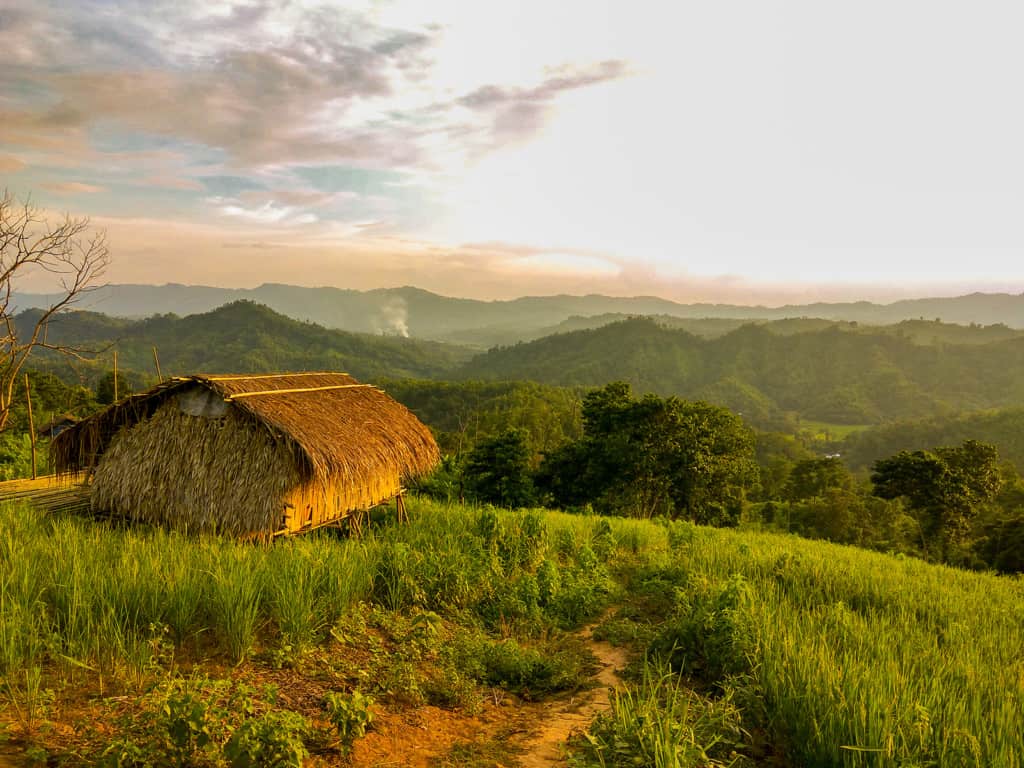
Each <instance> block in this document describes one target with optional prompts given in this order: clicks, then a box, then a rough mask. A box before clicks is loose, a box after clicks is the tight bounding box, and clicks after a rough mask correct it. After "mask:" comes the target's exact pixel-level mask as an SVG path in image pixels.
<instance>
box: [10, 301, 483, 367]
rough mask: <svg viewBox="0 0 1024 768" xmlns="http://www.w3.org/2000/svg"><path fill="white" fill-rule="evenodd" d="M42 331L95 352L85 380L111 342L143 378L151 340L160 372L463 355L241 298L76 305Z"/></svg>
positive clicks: (380, 363)
mask: <svg viewBox="0 0 1024 768" xmlns="http://www.w3.org/2000/svg"><path fill="white" fill-rule="evenodd" d="M31 320H32V313H31V312H26V313H24V315H23V316H19V322H22V323H28V322H30V321H31ZM48 333H49V338H50V341H51V342H52V343H62V344H69V345H71V344H73V345H76V346H79V347H83V348H85V349H89V350H92V351H94V352H98V353H100V354H99V355H98V359H99V360H100V361H101V362H100V363H97V364H93V365H87V364H82V365H79V366H77V367H78V369H79V375H80V376H82V377H85V378H86V380H87V381H88V382H89V383H92V382H93V381H95V379H98V378H99V376H100V375H101V374H102V373H103V372H105V371H106V370H108V369H109V368H110V366H111V364H112V352H113V351H114V350H115V349H116V350H117V353H118V363H119V365H120V366H121V367H122V368H124V369H130V370H133V371H137V372H145V375H144V377H143V378H145V379H147V380H150V381H155V380H156V375H155V374H156V369H155V363H154V359H153V347H156V348H157V350H158V353H159V358H160V365H161V371H162V373H163V374H164V375H165V376H172V375H181V374H185V373H196V372H200V371H214V372H218V371H232V372H237V373H252V372H260V371H281V370H332V371H333V370H339V371H345V372H347V373H351V374H352V375H353V376H356V377H357V378H365V379H368V380H373V379H379V378H384V377H386V376H409V377H414V378H415V377H420V378H430V377H436V376H440V375H441V374H443V373H444V372H446V371H448V370H450V369H451V368H452V367H453V366H454V365H456V364H457V363H458V362H461V361H463V360H465V359H466V358H467V357H468V354H469V353H468V352H466V351H464V350H460V349H459V348H457V347H452V346H449V345H445V344H438V343H435V342H428V341H417V340H412V339H404V338H400V337H397V336H381V335H376V336H373V335H369V334H357V333H347V332H344V331H333V330H328V329H326V328H323V327H321V326H318V325H313V324H312V323H304V322H300V321H298V320H292V319H291V318H288V317H285V316H284V315H280V314H278V313H276V312H274V311H272V310H270V309H267V308H266V307H263V306H260V305H257V304H252V303H249V302H236V303H234V304H228V305H225V306H223V307H220V308H219V309H216V310H213V311H211V312H208V313H205V314H201V315H189V316H187V317H178V316H176V315H156V316H153V317H150V318H147V319H145V320H139V321H127V320H118V319H114V318H109V317H107V316H105V315H99V314H94V313H85V312H76V313H72V314H69V315H64V316H62V317H61V318H60V319H59V320H58V321H55V322H53V323H51V324H50V327H49V331H48ZM47 360H48V358H47V357H46V356H39V357H38V358H35V359H34V360H33V365H34V366H35V367H37V368H40V367H43V366H46V367H48V368H49V369H50V370H54V371H59V372H61V373H62V375H65V376H66V375H68V363H67V362H66V361H65V360H63V359H60V358H53V359H50V360H49V362H47Z"/></svg>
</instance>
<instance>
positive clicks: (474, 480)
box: [462, 429, 535, 507]
mask: <svg viewBox="0 0 1024 768" xmlns="http://www.w3.org/2000/svg"><path fill="white" fill-rule="evenodd" d="M462 475H463V478H465V481H466V486H467V489H468V490H469V491H470V493H471V494H472V495H473V496H474V497H475V498H476V500H477V501H480V502H483V503H486V504H496V505H498V506H500V507H528V506H530V504H532V503H533V500H534V495H535V493H534V489H533V481H532V479H531V478H530V454H529V449H528V447H527V442H526V435H525V433H524V432H522V431H521V430H516V429H509V430H505V431H504V432H502V433H501V434H499V435H496V436H495V437H492V438H490V439H487V440H484V441H482V442H480V443H478V444H477V446H476V447H475V448H474V449H473V450H472V451H471V452H470V454H469V456H467V457H466V465H465V467H464V469H463V471H462Z"/></svg>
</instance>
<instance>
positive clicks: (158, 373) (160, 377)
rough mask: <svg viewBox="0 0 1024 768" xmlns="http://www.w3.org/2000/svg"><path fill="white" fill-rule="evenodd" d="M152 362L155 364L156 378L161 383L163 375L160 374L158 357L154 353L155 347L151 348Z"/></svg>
mask: <svg viewBox="0 0 1024 768" xmlns="http://www.w3.org/2000/svg"><path fill="white" fill-rule="evenodd" d="M153 362H154V363H156V378H157V379H158V380H159V381H160V382H161V383H163V380H164V375H163V374H162V373H161V372H160V355H158V354H157V353H156V347H153Z"/></svg>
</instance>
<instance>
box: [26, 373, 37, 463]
mask: <svg viewBox="0 0 1024 768" xmlns="http://www.w3.org/2000/svg"><path fill="white" fill-rule="evenodd" d="M25 400H26V401H27V402H28V434H29V438H30V439H31V441H32V479H33V480H35V479H36V425H35V423H34V422H33V421H32V389H31V387H30V386H29V383H28V374H27V373H26V374H25Z"/></svg>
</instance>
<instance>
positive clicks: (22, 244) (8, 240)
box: [0, 190, 110, 431]
mask: <svg viewBox="0 0 1024 768" xmlns="http://www.w3.org/2000/svg"><path fill="white" fill-rule="evenodd" d="M109 262H110V251H109V248H108V246H107V236H106V232H104V231H103V230H93V229H92V228H91V225H90V222H89V219H88V218H72V217H71V216H70V215H68V214H65V215H64V217H63V219H61V220H60V221H58V222H56V223H53V222H51V221H49V220H47V219H46V218H45V217H44V216H43V215H42V213H41V212H40V210H39V209H38V208H37V207H36V206H35V205H34V204H33V203H32V201H31V199H30V198H26V199H25V200H24V201H22V202H19V201H17V200H16V199H15V198H14V196H13V195H12V194H11V193H10V192H8V191H6V190H5V191H4V192H3V193H2V194H0V431H2V430H3V429H4V428H5V427H6V426H7V420H8V418H9V417H10V412H11V400H12V398H13V395H14V387H15V383H16V381H17V378H18V374H19V373H20V371H21V369H22V367H23V366H24V365H25V363H26V361H27V360H28V358H29V356H30V355H31V354H32V352H33V351H34V350H38V349H46V350H50V351H53V352H57V353H59V354H62V355H66V356H68V357H70V358H72V359H77V360H83V359H85V355H86V354H87V352H86V350H83V349H81V348H79V347H74V346H69V345H66V344H59V343H51V342H50V341H49V340H48V329H49V324H50V321H51V320H52V319H53V318H54V317H55V316H57V315H59V314H61V313H63V312H67V311H68V310H69V309H70V308H72V307H73V306H74V305H75V303H76V302H77V301H78V300H79V299H81V298H82V296H84V295H85V294H86V293H87V292H89V291H91V290H93V289H94V288H98V287H100V281H101V280H102V278H103V274H104V272H105V271H106V268H107V265H108V264H109ZM32 271H42V272H46V273H48V274H50V275H53V276H54V277H56V278H57V281H58V282H59V284H60V286H61V288H62V290H61V292H60V293H59V294H58V295H57V297H56V299H55V300H54V301H53V302H52V303H51V304H50V305H49V306H48V307H46V308H45V309H44V310H43V312H42V314H40V315H39V317H38V318H37V319H36V321H35V324H34V326H33V327H32V328H31V330H27V331H26V330H24V329H23V330H22V331H21V332H19V329H18V323H17V322H16V320H15V317H14V312H13V308H12V307H11V296H12V294H13V292H14V288H15V284H16V283H17V281H18V280H19V279H20V278H23V277H25V276H26V275H27V274H29V273H31V272H32Z"/></svg>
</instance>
